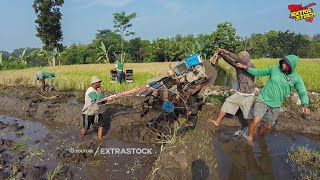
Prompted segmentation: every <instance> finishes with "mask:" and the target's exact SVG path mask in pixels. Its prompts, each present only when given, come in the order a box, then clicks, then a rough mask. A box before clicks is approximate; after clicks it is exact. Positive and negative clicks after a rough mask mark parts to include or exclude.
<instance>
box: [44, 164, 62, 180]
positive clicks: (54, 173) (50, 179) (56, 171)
mask: <svg viewBox="0 0 320 180" xmlns="http://www.w3.org/2000/svg"><path fill="white" fill-rule="evenodd" d="M63 171H64V170H63V169H62V166H61V165H60V164H59V165H58V166H57V167H56V168H55V169H54V170H53V171H52V172H51V173H47V179H48V180H54V179H55V178H56V176H57V175H59V174H60V173H62V172H63Z"/></svg>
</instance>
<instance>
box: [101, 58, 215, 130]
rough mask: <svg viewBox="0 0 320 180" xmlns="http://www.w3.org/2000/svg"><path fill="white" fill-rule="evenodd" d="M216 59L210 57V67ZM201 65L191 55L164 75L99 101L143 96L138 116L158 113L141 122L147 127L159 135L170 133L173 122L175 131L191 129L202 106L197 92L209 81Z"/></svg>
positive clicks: (199, 59)
mask: <svg viewBox="0 0 320 180" xmlns="http://www.w3.org/2000/svg"><path fill="white" fill-rule="evenodd" d="M217 59H218V56H216V55H214V56H213V58H211V59H210V62H211V65H213V66H214V65H215V64H216V63H217ZM204 63H207V62H203V60H202V59H201V57H200V55H199V54H194V55H192V56H190V57H188V58H187V59H185V60H184V61H181V62H180V63H178V64H177V65H176V66H174V67H173V68H172V67H171V66H169V71H168V75H167V76H165V77H163V78H161V79H159V80H156V81H153V82H150V83H148V84H147V85H146V86H141V87H137V88H134V89H131V90H128V91H125V92H121V93H118V94H114V95H111V96H108V97H106V98H104V99H102V100H100V101H106V100H112V99H115V98H119V97H124V96H132V95H137V96H143V97H145V101H144V103H143V104H142V109H143V112H142V113H141V116H142V117H143V116H145V115H146V114H147V113H148V112H149V111H150V109H152V110H156V111H159V112H160V113H159V115H158V116H157V117H156V118H153V119H150V120H148V121H147V122H146V123H145V124H146V126H147V127H149V128H151V129H152V130H154V131H157V132H159V133H172V132H173V128H174V124H175V123H174V122H177V124H178V130H185V129H188V128H190V127H194V126H195V125H196V121H197V114H198V111H199V110H201V107H202V105H203V104H204V102H203V98H202V97H200V96H199V95H198V93H199V92H200V90H201V89H202V88H203V87H204V86H206V85H207V84H208V83H209V82H210V79H211V77H208V75H207V73H206V69H205V65H204Z"/></svg>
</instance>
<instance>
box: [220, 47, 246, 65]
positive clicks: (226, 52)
mask: <svg viewBox="0 0 320 180" xmlns="http://www.w3.org/2000/svg"><path fill="white" fill-rule="evenodd" d="M216 52H218V53H219V54H225V55H228V56H229V57H230V58H231V59H232V60H234V61H236V62H237V63H241V64H244V65H248V62H247V61H245V60H243V59H242V58H241V57H240V56H238V55H237V54H234V53H232V52H230V51H228V50H225V49H221V48H219V49H217V51H216Z"/></svg>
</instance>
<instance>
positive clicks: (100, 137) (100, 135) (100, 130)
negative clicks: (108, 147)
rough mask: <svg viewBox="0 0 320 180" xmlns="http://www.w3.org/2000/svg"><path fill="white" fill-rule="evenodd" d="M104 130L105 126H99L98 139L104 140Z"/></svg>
mask: <svg viewBox="0 0 320 180" xmlns="http://www.w3.org/2000/svg"><path fill="white" fill-rule="evenodd" d="M102 132H103V127H99V128H98V139H99V140H103V138H102Z"/></svg>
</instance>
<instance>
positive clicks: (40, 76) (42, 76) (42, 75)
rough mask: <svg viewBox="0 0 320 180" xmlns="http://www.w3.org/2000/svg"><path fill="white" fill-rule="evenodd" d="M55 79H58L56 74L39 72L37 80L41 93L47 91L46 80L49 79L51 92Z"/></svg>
mask: <svg viewBox="0 0 320 180" xmlns="http://www.w3.org/2000/svg"><path fill="white" fill-rule="evenodd" d="M53 77H56V76H55V75H54V73H51V72H47V71H38V72H37V73H36V80H38V81H40V91H41V92H43V91H45V87H46V82H45V79H46V78H49V91H50V90H51V89H53Z"/></svg>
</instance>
